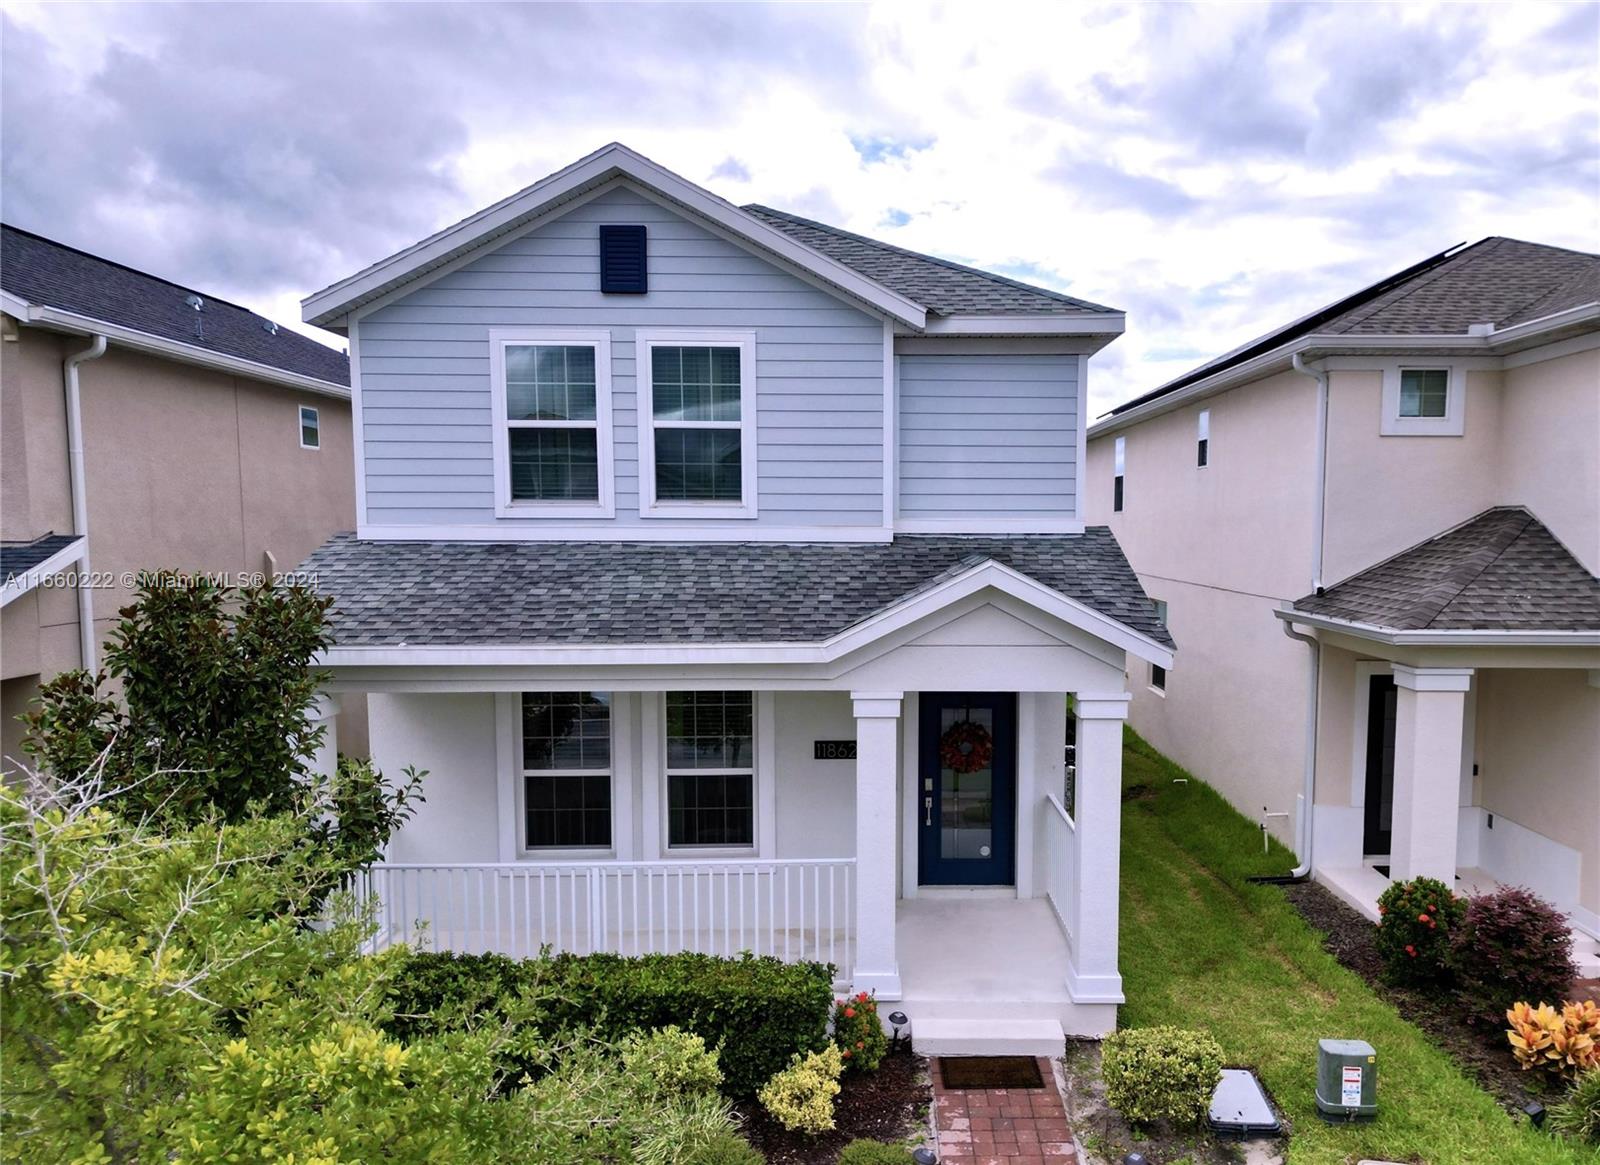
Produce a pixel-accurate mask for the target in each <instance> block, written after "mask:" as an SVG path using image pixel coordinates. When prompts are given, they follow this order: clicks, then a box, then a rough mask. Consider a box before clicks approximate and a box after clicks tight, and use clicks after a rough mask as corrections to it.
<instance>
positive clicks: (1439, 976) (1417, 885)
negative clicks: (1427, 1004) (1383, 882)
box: [1377, 878, 1466, 987]
mask: <svg viewBox="0 0 1600 1165" xmlns="http://www.w3.org/2000/svg"><path fill="white" fill-rule="evenodd" d="M1465 910H1466V904H1465V903H1464V902H1462V900H1461V899H1459V898H1457V897H1456V896H1455V892H1454V891H1452V890H1451V889H1450V887H1448V886H1446V885H1445V884H1444V883H1443V882H1441V881H1439V880H1437V879H1435V878H1417V879H1416V880H1414V881H1411V882H1391V883H1390V884H1389V887H1388V889H1386V890H1385V891H1384V892H1383V893H1382V894H1381V895H1380V896H1379V897H1378V938H1377V946H1378V954H1379V955H1380V956H1381V957H1382V959H1383V967H1384V974H1385V975H1386V976H1387V977H1388V978H1389V980H1390V981H1391V982H1394V983H1401V984H1405V985H1407V986H1412V987H1441V986H1445V985H1447V984H1448V983H1450V981H1451V979H1452V975H1451V972H1450V963H1449V956H1450V934H1451V932H1452V931H1453V930H1454V929H1455V926H1456V924H1457V923H1458V922H1460V921H1461V915H1462V914H1463V913H1464V912H1465Z"/></svg>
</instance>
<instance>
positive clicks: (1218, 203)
mask: <svg viewBox="0 0 1600 1165" xmlns="http://www.w3.org/2000/svg"><path fill="white" fill-rule="evenodd" d="M5 9H6V13H7V28H6V36H5V40H4V45H3V51H4V61H3V64H4V70H3V71H4V74H5V76H4V80H5V83H6V93H5V97H6V100H5V103H4V109H3V112H0V116H3V118H4V131H5V140H6V143H7V150H6V158H5V171H4V185H3V189H0V193H3V194H4V196H5V202H6V214H7V218H8V221H16V222H17V223H18V225H21V226H26V227H29V228H30V229H35V230H39V231H41V232H43V233H46V234H51V235H54V236H55V237H60V238H63V239H64V240H65V241H67V242H71V243H73V244H75V245H78V246H82V247H84V248H86V249H89V250H96V251H100V252H102V253H107V254H110V255H112V257H116V258H122V259H124V260H126V261H129V262H135V263H138V264H140V265H142V266H146V267H148V268H150V269H152V270H155V271H158V272H160V273H162V274H165V275H168V276H169V277H172V278H176V279H180V280H183V281H186V282H189V283H192V284H195V285H198V286H201V287H205V288H208V289H210V290H212V291H213V292H214V293H215V294H219V295H224V296H227V297H229V298H236V299H240V300H243V301H245V302H249V303H252V304H253V305H255V306H257V307H258V308H260V309H261V310H263V311H265V312H267V314H270V315H272V316H274V318H278V319H282V320H285V321H286V322H293V321H294V320H295V319H296V317H297V315H298V306H297V301H298V298H299V297H300V296H301V295H304V294H305V293H306V292H308V291H310V290H313V289H315V288H317V287H320V286H322V285H324V284H326V283H329V282H331V281H333V280H335V279H338V278H340V277H342V276H344V275H346V274H349V273H350V272H351V271H353V270H355V269H356V268H358V267H359V266H361V265H363V264H365V263H367V262H370V261H372V260H373V259H376V258H379V257H381V256H382V255H383V254H385V253H387V252H389V251H392V250H394V249H397V248H399V247H401V246H403V245H405V244H407V243H409V242H412V241H414V240H415V239H416V238H417V237H420V236H421V235H423V234H426V233H428V232H429V231H431V230H434V229H437V228H438V227H439V226H441V225H443V224H445V223H447V222H449V221H452V220H454V219H456V218H459V217H462V216H464V215H466V214H470V213H471V212H472V211H474V210H476V209H478V208H479V207H481V206H482V205H484V204H486V203H488V202H490V201H493V200H494V199H497V198H500V197H503V196H504V195H505V194H507V193H509V192H511V191H512V190H515V189H517V188H519V187H521V186H523V185H526V184H527V183H529V182H532V181H534V180H536V179H537V178H539V177H542V176H543V175H544V174H546V173H549V172H550V171H551V170H554V169H556V168H558V167H560V166H562V165H565V164H566V163H567V162H570V161H572V160H573V159H575V158H577V157H579V156H580V155H582V154H584V153H587V152H588V151H590V150H592V149H594V148H595V147H597V146H599V145H601V144H603V143H604V142H606V141H610V140H613V139H616V140H622V141H625V142H627V143H628V144H630V145H632V146H634V147H635V148H637V149H639V150H641V151H642V152H644V153H645V154H647V155H649V156H651V157H653V158H655V159H656V160H657V161H659V162H661V163H663V164H664V165H666V166H668V167H669V168H671V169H673V170H676V171H677V172H679V173H681V174H683V175H684V176H685V177H687V178H690V179H691V180H694V181H697V182H702V183H705V184H708V185H709V186H711V187H712V188H713V189H714V190H716V191H717V192H718V193H720V194H723V195H724V196H726V197H729V198H732V199H734V200H736V201H759V202H765V203H768V204H770V205H774V206H778V207H783V208H787V209H792V210H795V211H797V212H799V213H803V214H809V215H811V216H813V217H818V218H823V219H826V220H829V221H833V222H835V223H837V225H839V226H843V227H846V228H848V229H851V230H856V231H860V232H862V233H866V234H873V235H877V236H879V237H883V238H887V239H889V240H890V241H892V242H895V243H897V244H900V245H903V246H907V247H911V248H914V249H918V250H926V251H931V252H934V253H937V254H941V255H945V256H948V257H950V258H953V259H957V260H959V261H963V262H969V263H974V264H976V265H979V266H993V267H997V268H1001V269H1004V270H1005V271H1007V272H1008V273H1011V274H1013V275H1015V276H1016V277H1019V278H1031V279H1034V280H1040V281H1044V282H1047V283H1048V284H1049V285H1051V286H1055V287H1058V288H1060V289H1062V290H1065V291H1068V292H1069V293H1071V294H1074V295H1080V296H1083V297H1085V298H1088V299H1093V300H1098V301H1100V302H1104V303H1109V304H1112V305H1115V306H1118V307H1124V308H1126V309H1128V311H1129V332H1128V335H1126V336H1125V337H1123V338H1122V339H1121V340H1119V341H1118V342H1117V343H1116V344H1115V345H1113V347H1112V348H1111V349H1109V350H1108V351H1107V352H1106V353H1105V355H1104V356H1102V357H1099V358H1097V359H1096V360H1095V362H1094V364H1093V365H1092V366H1091V367H1092V369H1093V372H1092V376H1093V379H1092V381H1091V383H1092V385H1093V401H1092V403H1093V405H1094V406H1095V407H1096V408H1097V409H1102V408H1105V407H1108V406H1109V405H1110V404H1112V403H1114V402H1115V401H1117V400H1120V399H1126V398H1127V397H1129V396H1131V395H1133V394H1135V393H1138V392H1141V391H1144V390H1147V389H1149V388H1151V387H1153V386H1155V385H1156V384H1158V383H1160V382H1161V381H1162V380H1164V379H1167V378H1169V377H1171V376H1173V375H1175V374H1177V373H1179V372H1182V371H1184V370H1185V369H1186V368H1188V367H1189V366H1191V365H1193V364H1194V363H1198V362H1199V359H1200V358H1201V357H1208V356H1210V355H1213V354H1215V353H1218V352H1221V351H1224V350H1226V349H1228V348H1230V347H1233V346H1234V345H1236V344H1238V343H1240V342H1242V341H1243V340H1245V339H1247V338H1249V337H1250V336H1253V335H1256V334H1259V333H1260V332H1263V331H1265V330H1267V329H1269V328H1270V327H1273V326H1275V325H1277V324H1280V323H1283V322H1286V321H1287V320H1288V319H1291V318H1293V317H1295V316H1297V315H1299V314H1301V313H1303V312H1305V311H1307V310H1310V309H1311V308H1313V307H1315V306H1318V305H1320V304H1322V303H1326V302H1328V301H1330V300H1332V299H1335V298H1337V297H1338V296H1339V295H1341V294H1344V293H1347V292H1349V291H1352V290H1354V289H1355V288H1357V287H1358V286H1360V285H1361V284H1363V283H1365V282H1368V281H1370V280H1372V279H1375V278H1378V277H1380V276H1382V275H1384V274H1386V273H1388V272H1390V271H1393V270H1396V269H1398V268H1400V267H1403V266H1406V265H1408V264H1410V263H1412V262H1414V261H1416V260H1417V259H1420V258H1422V257H1424V256H1426V255H1428V254H1432V253H1433V252H1435V251H1438V250H1440V249H1442V248H1444V247H1446V246H1448V245H1450V244H1452V243H1455V242H1458V241H1461V240H1468V239H1476V238H1479V237H1482V236H1484V235H1489V234H1510V235H1516V236H1519V237H1523V238H1531V239H1535V240H1538V241H1543V242H1549V243H1555V244H1560V245H1566V246H1575V247H1581V248H1584V249H1589V250H1593V249H1597V244H1600V204H1597V196H1596V190H1597V183H1600V137H1597V128H1596V127H1597V125H1600V96H1597V78H1600V31H1597V30H1600V5H1596V4H1593V3H1588V4H1547V5H1540V4H1519V5H1493V4H1491V5H1483V6H1477V5H1461V4H1435V5H1408V6H1379V5H1370V4H1362V5H1327V6H1318V5H1300V4H1288V5H1214V6H1212V5H1193V6H1185V5H1175V4H1160V5H1129V6H1123V5H1099V6H1088V5H1069V4H1058V5H1050V6H1042V5H1041V6H1027V7H1022V6H1018V7H1009V6H994V5H981V6H980V5H971V4H949V5H937V6H932V7H922V6H914V5H906V4H884V5H878V6H871V7H840V6H826V7H823V6H781V7H774V8H770V9H762V8H756V7H753V6H747V5H736V6H735V5H708V6H699V7H695V6H665V5H663V6H637V5H628V6H611V5H603V6H565V5H524V6H509V7H503V6H498V5H462V6H448V7H447V6H429V5H391V6H348V5H331V6H327V7H325V8H323V9H321V10H319V11H317V12H316V13H315V14H314V15H313V14H312V13H311V12H310V10H309V9H308V8H307V7H305V6H299V7H296V8H295V9H294V10H293V11H294V12H295V14H296V16H295V19H293V20H284V19H281V15H282V13H283V11H284V10H283V9H274V8H272V7H271V6H215V5H203V6H199V5H185V6H156V7H138V6H127V5H124V6H118V7H116V8H109V7H104V6H68V5H51V6H43V5H15V4H12V5H6V6H5ZM897 223H898V224H901V225H894V224H897Z"/></svg>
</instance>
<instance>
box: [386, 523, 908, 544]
mask: <svg viewBox="0 0 1600 1165" xmlns="http://www.w3.org/2000/svg"><path fill="white" fill-rule="evenodd" d="M356 536H357V537H358V538H360V539H362V540H363V541H367V542H790V543H810V542H892V541H894V531H892V530H885V529H884V528H883V527H882V526H766V525H756V524H754V523H751V524H745V525H738V524H727V523H723V524H700V523H698V522H691V521H687V520H674V519H667V518H661V519H659V524H658V525H654V526H632V525H627V526H619V525H615V524H612V523H607V522H603V521H601V522H596V523H595V524H594V525H579V524H576V523H573V522H552V523H544V522H541V523H539V524H537V525H528V526H522V525H512V524H510V523H505V524H501V525H494V524H491V523H487V522H475V523H466V524H463V525H459V526H453V525H443V524H431V525H418V526H405V525H399V524H394V523H378V524H375V525H366V526H361V527H358V529H357V531H356Z"/></svg>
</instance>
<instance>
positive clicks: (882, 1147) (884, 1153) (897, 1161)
mask: <svg viewBox="0 0 1600 1165" xmlns="http://www.w3.org/2000/svg"><path fill="white" fill-rule="evenodd" d="M909 1160H911V1154H910V1153H909V1152H908V1151H907V1150H906V1147H905V1146H904V1145H889V1144H885V1143H884V1142H883V1141H865V1140H862V1141H851V1142H850V1143H849V1144H848V1145H846V1146H845V1147H844V1151H843V1152H842V1153H840V1154H839V1165H906V1162H907V1161H909Z"/></svg>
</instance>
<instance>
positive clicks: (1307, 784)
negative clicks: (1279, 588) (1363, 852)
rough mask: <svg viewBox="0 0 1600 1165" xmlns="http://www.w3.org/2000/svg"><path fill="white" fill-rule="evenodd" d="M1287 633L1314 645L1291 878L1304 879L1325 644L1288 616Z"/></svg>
mask: <svg viewBox="0 0 1600 1165" xmlns="http://www.w3.org/2000/svg"><path fill="white" fill-rule="evenodd" d="M1281 622H1282V623H1283V633H1284V634H1285V635H1287V636H1288V637H1289V638H1290V639H1298V640H1299V641H1300V642H1301V643H1304V644H1305V645H1306V646H1308V647H1309V648H1311V683H1310V685H1309V686H1308V687H1307V690H1306V745H1305V747H1306V761H1305V771H1304V772H1303V774H1302V775H1301V778H1300V812H1299V814H1298V815H1297V816H1298V818H1299V820H1298V821H1296V822H1295V826H1296V830H1295V832H1296V834H1297V835H1298V836H1297V837H1296V838H1295V850H1296V852H1298V853H1299V855H1300V864H1299V865H1298V866H1296V867H1295V868H1294V869H1292V870H1290V871H1289V877H1291V878H1303V877H1305V876H1306V875H1307V874H1309V873H1310V872H1311V812H1312V809H1311V807H1312V805H1313V804H1315V797H1316V792H1317V710H1318V707H1317V706H1318V703H1319V701H1318V699H1317V688H1318V685H1319V684H1320V683H1321V680H1322V644H1321V643H1320V642H1319V641H1318V640H1317V637H1316V636H1315V635H1307V634H1306V633H1305V632H1304V631H1296V630H1295V629H1294V626H1293V624H1291V623H1290V622H1289V621H1288V620H1287V619H1284V620H1281Z"/></svg>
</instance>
